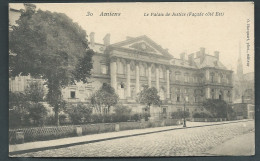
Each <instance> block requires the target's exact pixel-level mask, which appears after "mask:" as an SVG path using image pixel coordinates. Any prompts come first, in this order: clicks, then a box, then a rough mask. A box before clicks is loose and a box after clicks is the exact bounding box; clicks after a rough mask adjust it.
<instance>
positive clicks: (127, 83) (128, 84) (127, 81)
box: [126, 61, 131, 97]
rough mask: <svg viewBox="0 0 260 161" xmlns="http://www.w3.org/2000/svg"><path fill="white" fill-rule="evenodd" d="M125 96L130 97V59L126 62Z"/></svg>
mask: <svg viewBox="0 0 260 161" xmlns="http://www.w3.org/2000/svg"><path fill="white" fill-rule="evenodd" d="M126 96H127V97H131V69H130V61H127V62H126Z"/></svg>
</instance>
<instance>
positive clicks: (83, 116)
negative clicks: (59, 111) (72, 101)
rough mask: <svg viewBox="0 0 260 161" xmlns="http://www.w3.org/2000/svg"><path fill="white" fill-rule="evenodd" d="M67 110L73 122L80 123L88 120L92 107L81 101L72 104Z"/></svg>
mask: <svg viewBox="0 0 260 161" xmlns="http://www.w3.org/2000/svg"><path fill="white" fill-rule="evenodd" d="M67 111H68V114H69V116H70V118H71V121H72V123H73V124H82V123H86V122H89V121H90V116H91V113H92V109H91V108H90V107H89V106H87V105H84V104H81V103H80V104H77V105H72V106H71V107H70V108H69V109H68V110H67Z"/></svg>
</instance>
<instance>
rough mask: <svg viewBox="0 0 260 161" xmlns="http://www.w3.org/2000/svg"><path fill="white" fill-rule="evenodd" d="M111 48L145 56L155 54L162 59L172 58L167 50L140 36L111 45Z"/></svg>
mask: <svg viewBox="0 0 260 161" xmlns="http://www.w3.org/2000/svg"><path fill="white" fill-rule="evenodd" d="M112 46H115V47H120V48H124V49H129V50H135V51H140V52H144V53H146V54H155V55H160V56H164V57H172V56H171V55H170V54H169V53H168V51H167V50H165V49H163V48H162V47H161V46H159V45H158V44H156V43H155V42H154V41H152V40H151V39H150V38H148V37H147V36H140V37H137V38H128V39H127V40H125V41H122V42H119V43H116V44H112Z"/></svg>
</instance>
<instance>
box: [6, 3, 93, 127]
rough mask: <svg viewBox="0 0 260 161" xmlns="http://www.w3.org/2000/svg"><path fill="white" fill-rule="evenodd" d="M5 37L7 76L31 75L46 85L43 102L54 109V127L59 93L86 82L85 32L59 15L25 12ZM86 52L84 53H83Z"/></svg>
mask: <svg viewBox="0 0 260 161" xmlns="http://www.w3.org/2000/svg"><path fill="white" fill-rule="evenodd" d="M16 22H17V26H12V31H10V34H9V47H10V53H14V54H9V70H10V75H11V76H18V75H29V74H30V75H31V76H32V77H40V78H42V79H44V80H45V81H46V84H47V87H48V94H47V101H48V103H49V104H50V105H51V106H52V107H53V108H54V112H55V120H56V124H57V125H59V111H60V110H61V107H62V105H64V102H63V101H62V94H61V89H62V88H63V87H66V86H68V85H69V84H74V83H75V82H76V81H83V82H84V83H85V82H87V78H88V77H89V76H90V75H91V74H90V70H91V69H92V56H93V54H94V52H93V51H92V50H89V48H88V42H87V39H86V33H85V31H84V30H83V29H82V28H81V27H80V26H79V25H78V24H76V23H73V21H72V20H71V19H70V18H68V17H67V16H66V15H65V14H62V13H56V12H55V13H52V12H49V11H42V10H38V11H35V10H34V9H30V8H29V9H27V10H26V11H24V12H22V14H21V17H20V18H19V19H18V20H17V21H16ZM86 50H87V51H86Z"/></svg>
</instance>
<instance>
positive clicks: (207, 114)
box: [193, 112, 212, 118]
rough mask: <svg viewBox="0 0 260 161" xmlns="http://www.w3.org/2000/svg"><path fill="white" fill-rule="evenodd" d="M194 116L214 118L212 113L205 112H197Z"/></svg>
mask: <svg viewBox="0 0 260 161" xmlns="http://www.w3.org/2000/svg"><path fill="white" fill-rule="evenodd" d="M193 118H212V115H211V114H209V113H205V112H200V113H198V112H197V113H194V114H193Z"/></svg>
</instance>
